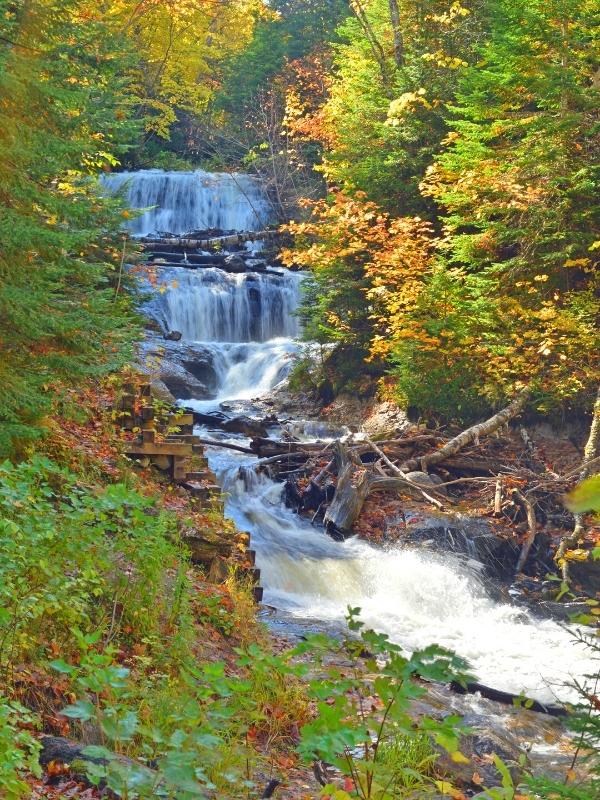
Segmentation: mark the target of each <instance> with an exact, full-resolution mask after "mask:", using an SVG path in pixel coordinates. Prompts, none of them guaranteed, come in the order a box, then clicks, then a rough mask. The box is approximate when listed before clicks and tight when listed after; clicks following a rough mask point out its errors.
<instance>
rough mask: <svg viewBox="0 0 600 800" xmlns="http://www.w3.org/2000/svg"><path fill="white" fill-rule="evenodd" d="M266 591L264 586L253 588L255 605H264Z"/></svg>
mask: <svg viewBox="0 0 600 800" xmlns="http://www.w3.org/2000/svg"><path fill="white" fill-rule="evenodd" d="M263 594H264V590H263V588H262V586H253V587H252V597H253V598H254V602H255V603H262V599H263Z"/></svg>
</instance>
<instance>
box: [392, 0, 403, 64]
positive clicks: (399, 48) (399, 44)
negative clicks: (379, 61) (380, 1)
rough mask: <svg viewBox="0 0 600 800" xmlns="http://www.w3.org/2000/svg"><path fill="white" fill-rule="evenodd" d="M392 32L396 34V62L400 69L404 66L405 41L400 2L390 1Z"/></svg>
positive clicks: (396, 0)
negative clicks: (401, 25)
mask: <svg viewBox="0 0 600 800" xmlns="http://www.w3.org/2000/svg"><path fill="white" fill-rule="evenodd" d="M389 4H390V18H391V20H392V31H393V32H394V60H395V62H396V66H397V67H398V68H400V67H403V66H404V41H403V38H402V29H401V27H400V9H399V8H398V0H389Z"/></svg>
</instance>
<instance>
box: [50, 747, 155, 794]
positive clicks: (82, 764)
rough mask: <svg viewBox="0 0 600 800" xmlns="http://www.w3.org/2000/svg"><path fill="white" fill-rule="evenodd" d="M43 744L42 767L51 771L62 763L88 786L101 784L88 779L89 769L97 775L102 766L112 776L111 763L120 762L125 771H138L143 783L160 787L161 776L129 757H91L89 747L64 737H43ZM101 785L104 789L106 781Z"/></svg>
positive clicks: (138, 776)
mask: <svg viewBox="0 0 600 800" xmlns="http://www.w3.org/2000/svg"><path fill="white" fill-rule="evenodd" d="M40 744H41V750H40V753H39V756H38V759H39V762H40V766H41V767H43V768H44V769H47V768H48V767H49V766H50V765H51V764H57V765H61V764H62V765H64V766H65V767H67V769H68V770H69V771H70V772H72V774H73V776H74V777H77V778H78V779H79V780H81V781H83V782H85V783H86V784H87V785H88V786H95V785H97V784H96V783H95V782H93V781H91V780H89V779H88V778H87V772H88V769H89V768H91V767H92V765H94V767H95V769H94V774H96V773H97V771H98V767H103V768H104V769H106V770H107V773H108V771H110V765H111V763H116V764H117V765H119V766H120V768H121V769H123V768H126V769H130V770H132V772H135V775H136V778H137V780H138V782H139V783H141V782H142V781H143V782H144V783H146V784H148V786H151V787H154V788H156V789H158V788H159V785H160V777H159V775H158V773H157V772H156V771H155V770H153V769H151V768H150V767H148V766H146V765H145V764H142V763H140V762H139V761H134V760H133V759H131V758H127V757H126V756H122V755H117V754H116V753H108V751H107V752H106V756H104V755H102V756H96V755H88V753H87V752H86V749H87V746H86V745H84V744H80V743H79V742H73V741H71V740H70V739H66V738H64V737H63V736H43V737H42V738H41V739H40ZM100 785H101V786H102V780H101V782H100Z"/></svg>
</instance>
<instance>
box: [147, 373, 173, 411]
mask: <svg viewBox="0 0 600 800" xmlns="http://www.w3.org/2000/svg"><path fill="white" fill-rule="evenodd" d="M150 392H151V394H152V397H154V398H155V399H156V400H160V402H161V403H167V404H169V405H175V403H176V398H175V396H174V395H173V394H172V393H171V392H170V391H169V390H168V388H167V385H166V384H165V383H164V382H163V381H161V380H159V379H158V378H155V379H154V380H153V381H150Z"/></svg>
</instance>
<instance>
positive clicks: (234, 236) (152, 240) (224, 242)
mask: <svg viewBox="0 0 600 800" xmlns="http://www.w3.org/2000/svg"><path fill="white" fill-rule="evenodd" d="M279 235H280V234H279V232H278V231H247V232H246V233H231V234H227V235H226V236H210V237H208V238H206V239H186V238H185V237H183V236H181V237H180V236H176V237H175V236H174V237H165V238H162V237H152V236H142V237H141V238H140V239H136V241H137V242H141V244H144V245H168V246H169V247H187V248H190V249H195V248H199V249H204V248H207V247H219V246H220V247H224V246H228V247H229V246H231V245H238V244H239V245H241V244H245V243H246V242H258V241H264V240H265V239H267V240H269V239H277V238H278V237H279Z"/></svg>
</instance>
